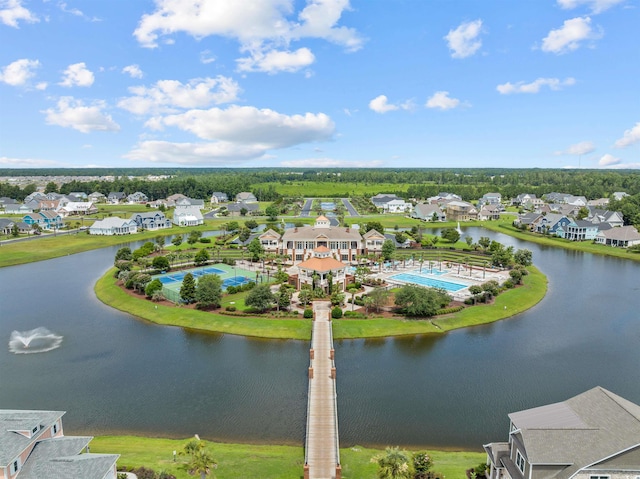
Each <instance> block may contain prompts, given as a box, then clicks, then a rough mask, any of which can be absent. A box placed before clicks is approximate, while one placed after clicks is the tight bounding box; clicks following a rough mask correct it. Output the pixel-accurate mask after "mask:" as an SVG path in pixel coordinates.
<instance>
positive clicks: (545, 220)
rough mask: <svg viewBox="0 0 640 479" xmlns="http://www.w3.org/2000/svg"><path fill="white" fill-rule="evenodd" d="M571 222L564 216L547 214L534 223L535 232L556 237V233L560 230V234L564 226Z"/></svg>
mask: <svg viewBox="0 0 640 479" xmlns="http://www.w3.org/2000/svg"><path fill="white" fill-rule="evenodd" d="M570 222H571V220H570V219H569V218H567V217H566V216H565V215H559V214H556V213H547V214H546V215H544V216H543V217H542V218H540V219H539V220H538V221H536V225H535V229H536V232H538V233H542V234H545V233H546V234H550V235H554V236H556V232H557V231H558V230H560V231H561V232H562V233H563V232H564V230H563V229H562V228H564V227H565V226H567V225H568V224H569V223H570Z"/></svg>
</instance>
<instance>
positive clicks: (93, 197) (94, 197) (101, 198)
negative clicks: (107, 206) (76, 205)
mask: <svg viewBox="0 0 640 479" xmlns="http://www.w3.org/2000/svg"><path fill="white" fill-rule="evenodd" d="M89 201H92V202H94V203H105V202H106V201H107V197H106V196H105V195H103V194H102V193H100V192H99V191H94V192H93V193H91V194H90V195H89Z"/></svg>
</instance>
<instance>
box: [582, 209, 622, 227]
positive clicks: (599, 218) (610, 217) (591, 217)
mask: <svg viewBox="0 0 640 479" xmlns="http://www.w3.org/2000/svg"><path fill="white" fill-rule="evenodd" d="M588 209H589V214H588V215H587V217H586V218H585V219H586V220H588V221H591V222H592V223H594V224H602V223H607V224H609V225H611V226H612V227H614V228H616V227H618V226H623V225H624V216H623V214H622V213H620V212H619V211H609V210H603V209H599V208H593V207H589V208H588Z"/></svg>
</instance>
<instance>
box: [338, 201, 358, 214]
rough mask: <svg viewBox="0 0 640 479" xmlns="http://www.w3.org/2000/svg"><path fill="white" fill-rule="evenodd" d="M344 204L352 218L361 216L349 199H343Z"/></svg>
mask: <svg viewBox="0 0 640 479" xmlns="http://www.w3.org/2000/svg"><path fill="white" fill-rule="evenodd" d="M342 204H343V205H344V207H345V208H346V209H347V211H348V212H349V215H350V216H360V215H359V214H358V212H357V211H356V209H355V208H354V207H353V205H352V204H351V201H349V200H348V199H347V198H342Z"/></svg>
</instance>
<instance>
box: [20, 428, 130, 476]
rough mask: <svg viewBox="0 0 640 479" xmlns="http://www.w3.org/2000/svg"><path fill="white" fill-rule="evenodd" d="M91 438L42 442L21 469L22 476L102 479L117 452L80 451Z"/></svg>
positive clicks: (113, 461)
mask: <svg viewBox="0 0 640 479" xmlns="http://www.w3.org/2000/svg"><path fill="white" fill-rule="evenodd" d="M91 439H92V438H91V437H56V438H52V439H45V440H43V441H40V442H39V443H38V444H37V445H36V447H35V448H34V449H33V452H32V453H31V454H30V455H29V459H28V461H27V462H26V463H25V465H24V467H23V468H22V470H21V471H20V479H40V478H43V477H46V478H47V479H66V478H68V477H81V478H82V479H103V478H104V477H105V475H106V474H107V472H109V470H111V469H113V466H114V464H115V463H116V461H117V460H118V457H120V456H119V455H118V454H80V453H81V452H82V450H83V449H84V448H85V447H87V445H88V444H89V442H90V441H91Z"/></svg>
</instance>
